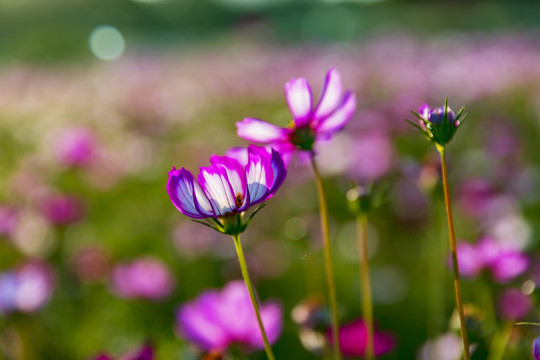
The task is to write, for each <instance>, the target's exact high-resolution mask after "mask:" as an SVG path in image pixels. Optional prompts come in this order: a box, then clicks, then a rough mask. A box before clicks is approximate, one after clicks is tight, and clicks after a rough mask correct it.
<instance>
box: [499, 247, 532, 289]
mask: <svg viewBox="0 0 540 360" xmlns="http://www.w3.org/2000/svg"><path fill="white" fill-rule="evenodd" d="M528 267H529V259H528V258H527V257H526V256H525V255H523V254H521V253H519V252H517V251H512V250H509V251H506V252H504V253H503V254H501V256H499V258H498V259H497V261H495V262H494V263H493V264H492V265H491V272H492V274H493V279H494V280H495V281H496V282H499V283H506V282H509V281H510V280H512V279H514V278H515V277H517V276H519V275H521V274H523V273H524V272H525V271H526V270H527V268H528Z"/></svg>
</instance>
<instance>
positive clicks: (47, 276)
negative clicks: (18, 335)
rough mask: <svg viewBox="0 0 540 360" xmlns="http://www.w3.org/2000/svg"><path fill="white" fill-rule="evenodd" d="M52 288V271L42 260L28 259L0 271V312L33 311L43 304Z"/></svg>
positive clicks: (50, 293)
mask: <svg viewBox="0 0 540 360" xmlns="http://www.w3.org/2000/svg"><path fill="white" fill-rule="evenodd" d="M53 290H54V275H53V271H52V269H51V268H50V267H49V265H47V264H46V263H43V262H38V261H30V262H27V263H25V264H24V265H22V266H21V267H20V268H19V269H17V270H14V271H7V272H4V273H0V313H9V312H11V311H20V312H24V313H30V312H34V311H36V310H38V309H39V308H41V307H42V306H43V305H45V303H46V302H47V301H48V300H49V298H50V297H51V295H52V293H53Z"/></svg>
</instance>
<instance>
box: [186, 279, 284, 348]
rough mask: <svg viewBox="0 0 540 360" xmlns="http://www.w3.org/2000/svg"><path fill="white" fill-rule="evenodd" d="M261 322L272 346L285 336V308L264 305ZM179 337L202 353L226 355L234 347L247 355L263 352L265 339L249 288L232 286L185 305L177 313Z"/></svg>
mask: <svg viewBox="0 0 540 360" xmlns="http://www.w3.org/2000/svg"><path fill="white" fill-rule="evenodd" d="M260 312H261V319H262V322H263V324H264V328H265V330H266V334H267V336H268V340H269V341H270V343H272V344H273V343H274V342H275V341H276V340H277V339H278V337H279V335H280V334H281V328H282V316H281V306H280V305H279V304H277V303H275V302H266V303H262V304H261V306H260ZM176 317H177V330H178V334H179V335H180V336H181V337H183V338H185V339H186V340H188V341H190V342H192V343H193V344H194V345H196V346H198V347H199V348H201V349H202V350H205V351H208V352H218V353H222V352H223V351H225V350H226V349H227V348H228V347H229V346H231V345H233V344H237V345H240V346H241V348H242V349H243V350H244V351H245V352H249V351H252V350H254V349H263V348H264V344H263V339H262V336H261V332H260V330H259V327H258V324H257V319H256V316H255V312H254V310H253V308H252V307H251V302H250V298H249V293H248V290H247V288H246V285H245V284H244V283H243V282H241V281H233V282H230V283H228V284H227V285H226V286H225V288H223V289H222V290H221V291H216V290H209V291H206V292H204V293H203V294H201V295H200V296H199V297H198V298H196V299H195V300H193V301H191V302H189V303H186V304H183V305H182V306H181V307H180V308H179V309H178V312H177V314H176Z"/></svg>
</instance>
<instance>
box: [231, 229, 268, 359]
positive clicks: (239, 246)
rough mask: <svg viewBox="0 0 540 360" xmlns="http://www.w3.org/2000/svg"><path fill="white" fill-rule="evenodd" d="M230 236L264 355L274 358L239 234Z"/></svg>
mask: <svg viewBox="0 0 540 360" xmlns="http://www.w3.org/2000/svg"><path fill="white" fill-rule="evenodd" d="M232 238H233V240H234V246H235V248H236V253H237V255H238V262H239V263H240V270H241V271H242V277H243V278H244V282H245V283H246V287H247V289H248V292H249V297H250V299H251V304H252V305H253V310H254V311H255V315H256V316H257V323H258V324H259V328H260V329H261V335H262V338H263V342H264V350H265V351H266V356H267V358H268V360H276V358H275V356H274V353H273V352H272V347H271V346H270V342H269V341H268V336H267V335H266V331H265V330H264V325H263V322H262V319H261V314H260V310H259V303H258V302H257V297H256V296H255V290H254V289H253V284H252V283H251V279H250V277H249V272H248V269H247V264H246V259H245V257H244V251H243V250H242V244H241V242H240V235H239V234H234V235H232Z"/></svg>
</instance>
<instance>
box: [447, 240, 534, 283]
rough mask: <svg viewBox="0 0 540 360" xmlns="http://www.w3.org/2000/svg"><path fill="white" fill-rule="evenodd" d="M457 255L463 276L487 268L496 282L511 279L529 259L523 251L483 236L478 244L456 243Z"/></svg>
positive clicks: (524, 268) (472, 274) (477, 272)
mask: <svg viewBox="0 0 540 360" xmlns="http://www.w3.org/2000/svg"><path fill="white" fill-rule="evenodd" d="M457 255H458V261H459V271H460V273H461V274H462V275H463V276H466V277H475V276H477V275H478V274H479V273H480V272H481V271H482V270H488V271H489V272H490V273H491V275H492V277H493V279H494V280H495V281H496V282H498V283H506V282H509V281H511V280H512V279H514V278H515V277H517V276H519V275H521V274H523V273H524V272H525V270H527V268H528V267H529V259H528V258H527V256H525V255H524V254H523V253H521V252H519V251H518V250H515V249H512V248H508V247H504V246H503V245H501V244H500V243H498V242H496V241H495V240H493V239H490V238H484V239H482V240H480V241H479V242H478V244H470V243H466V242H460V243H458V246H457Z"/></svg>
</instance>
